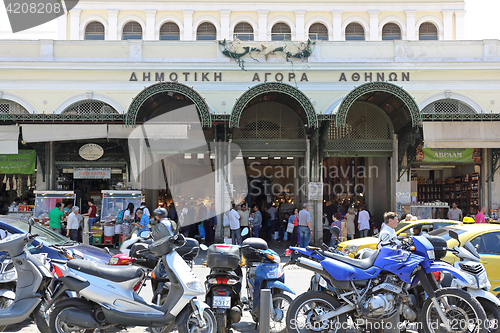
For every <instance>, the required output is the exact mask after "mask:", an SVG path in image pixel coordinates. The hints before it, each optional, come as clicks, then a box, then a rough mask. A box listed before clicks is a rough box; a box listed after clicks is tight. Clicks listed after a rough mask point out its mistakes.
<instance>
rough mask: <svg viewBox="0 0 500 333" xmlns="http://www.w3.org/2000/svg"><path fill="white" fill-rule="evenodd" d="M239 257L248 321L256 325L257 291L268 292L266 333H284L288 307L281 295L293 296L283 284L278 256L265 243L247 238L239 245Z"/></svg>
mask: <svg viewBox="0 0 500 333" xmlns="http://www.w3.org/2000/svg"><path fill="white" fill-rule="evenodd" d="M242 252H243V257H244V258H245V267H246V272H247V274H246V288H247V296H248V298H247V299H243V303H244V304H246V305H247V306H248V309H249V310H250V312H251V314H252V318H253V320H254V321H255V323H256V324H257V323H258V322H259V314H260V313H259V311H260V291H261V289H270V290H271V294H272V308H271V320H270V322H271V326H270V332H273V333H285V332H286V330H287V324H286V322H285V319H286V316H287V311H288V309H289V307H290V304H291V303H292V299H291V298H290V296H288V295H286V294H285V293H284V292H285V291H286V292H289V293H292V294H295V292H294V291H293V290H292V289H291V288H289V287H288V286H287V285H286V284H285V274H284V271H283V268H282V267H281V265H280V263H281V260H280V257H279V255H278V254H277V253H276V252H275V251H273V250H271V249H268V247H267V242H266V241H265V240H263V239H261V238H254V237H252V238H248V239H246V240H245V241H243V245H242Z"/></svg>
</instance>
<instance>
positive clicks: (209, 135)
mask: <svg viewBox="0 0 500 333" xmlns="http://www.w3.org/2000/svg"><path fill="white" fill-rule="evenodd" d="M126 124H128V125H132V126H134V125H140V126H137V127H135V128H134V129H133V131H132V134H131V138H132V139H133V140H132V141H133V142H134V146H132V148H131V150H133V151H131V152H130V157H131V159H133V160H131V162H130V163H131V165H132V170H133V171H134V172H133V174H135V177H136V178H135V181H136V184H135V187H140V188H142V189H145V190H146V202H147V204H148V205H149V207H154V208H156V207H157V206H158V205H162V204H163V205H165V206H167V205H170V204H172V203H174V201H175V208H176V210H177V213H178V214H179V213H180V212H181V210H182V209H183V208H187V209H188V210H191V209H196V210H197V209H198V207H202V206H204V205H205V204H207V203H211V204H214V201H215V197H214V194H213V185H214V184H199V185H200V186H198V188H197V189H196V191H195V192H196V193H195V192H189V191H185V192H186V193H184V194H185V195H184V194H179V193H180V192H179V191H177V192H176V193H174V196H175V200H174V197H173V195H172V191H173V189H174V187H175V186H178V185H179V184H183V183H186V182H189V181H193V179H197V178H199V177H200V175H206V174H210V172H212V167H213V165H212V164H213V163H214V162H213V160H212V159H213V156H212V155H213V152H211V150H210V147H209V146H208V145H207V141H212V140H213V139H214V135H213V131H212V128H211V126H212V121H211V115H210V112H209V108H208V105H207V104H206V102H205V100H204V99H203V97H201V96H200V95H199V94H198V93H197V92H196V91H195V90H193V89H192V88H190V87H188V86H186V85H184V84H181V83H178V82H160V83H157V84H153V85H151V86H149V87H147V88H145V89H144V90H142V91H141V92H140V93H139V94H138V95H137V96H136V97H135V98H134V100H133V102H132V103H131V104H130V107H129V109H128V113H127V116H126ZM130 141H131V140H129V146H130ZM135 170H137V171H135ZM201 185H204V186H201ZM189 188H192V187H189ZM205 192H206V193H205ZM193 193H194V194H193ZM196 217H198V216H196ZM190 235H191V234H190ZM191 236H193V235H191Z"/></svg>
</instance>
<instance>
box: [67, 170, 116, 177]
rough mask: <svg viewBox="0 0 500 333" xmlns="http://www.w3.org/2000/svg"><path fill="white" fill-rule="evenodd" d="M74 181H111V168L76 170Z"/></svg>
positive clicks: (74, 171)
mask: <svg viewBox="0 0 500 333" xmlns="http://www.w3.org/2000/svg"><path fill="white" fill-rule="evenodd" d="M73 178H74V179H110V178H111V168H74V169H73Z"/></svg>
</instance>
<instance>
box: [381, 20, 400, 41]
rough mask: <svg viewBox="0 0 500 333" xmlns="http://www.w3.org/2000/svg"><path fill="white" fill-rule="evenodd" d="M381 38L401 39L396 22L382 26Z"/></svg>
mask: <svg viewBox="0 0 500 333" xmlns="http://www.w3.org/2000/svg"><path fill="white" fill-rule="evenodd" d="M382 40H401V29H400V28H399V25H397V24H396V23H387V24H386V25H384V27H383V28H382Z"/></svg>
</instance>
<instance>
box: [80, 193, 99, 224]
mask: <svg viewBox="0 0 500 333" xmlns="http://www.w3.org/2000/svg"><path fill="white" fill-rule="evenodd" d="M88 204H89V211H88V213H86V214H82V216H88V217H89V231H90V228H91V227H92V225H93V224H94V223H95V221H96V220H97V219H96V214H97V207H96V205H94V199H93V198H90V199H89V201H88Z"/></svg>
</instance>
